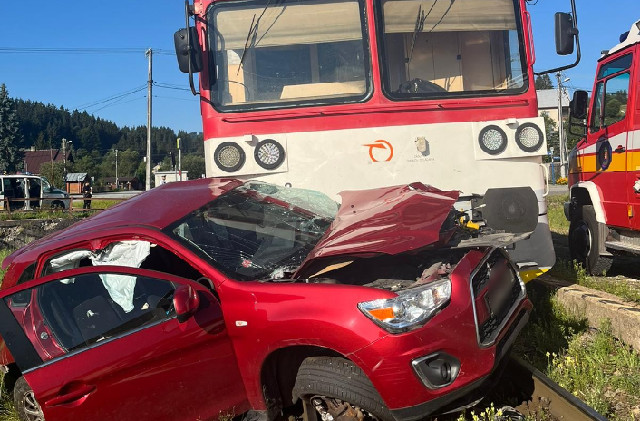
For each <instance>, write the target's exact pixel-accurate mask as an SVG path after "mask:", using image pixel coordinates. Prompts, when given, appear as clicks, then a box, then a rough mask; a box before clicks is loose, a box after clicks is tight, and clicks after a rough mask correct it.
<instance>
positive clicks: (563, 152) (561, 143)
mask: <svg viewBox="0 0 640 421" xmlns="http://www.w3.org/2000/svg"><path fill="white" fill-rule="evenodd" d="M556 77H557V78H558V145H559V149H560V150H559V151H558V152H559V153H560V177H566V176H567V169H566V167H565V165H566V156H567V145H566V141H565V138H564V124H563V121H562V73H560V72H558V73H556Z"/></svg>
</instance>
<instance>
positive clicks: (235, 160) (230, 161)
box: [213, 142, 246, 172]
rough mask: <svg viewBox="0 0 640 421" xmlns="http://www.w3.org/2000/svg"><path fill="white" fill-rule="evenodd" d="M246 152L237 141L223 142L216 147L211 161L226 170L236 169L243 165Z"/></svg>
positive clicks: (232, 170)
mask: <svg viewBox="0 0 640 421" xmlns="http://www.w3.org/2000/svg"><path fill="white" fill-rule="evenodd" d="M245 159H246V154H245V153H244V151H243V150H242V148H241V147H240V145H238V144H237V143H233V142H223V143H221V144H220V145H218V147H217V148H216V151H215V153H214V154H213V161H214V162H215V163H216V165H217V166H218V168H220V169H221V170H222V171H226V172H234V171H238V170H239V169H240V168H242V166H243V165H244V161H245Z"/></svg>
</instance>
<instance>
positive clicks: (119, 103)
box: [0, 0, 640, 132]
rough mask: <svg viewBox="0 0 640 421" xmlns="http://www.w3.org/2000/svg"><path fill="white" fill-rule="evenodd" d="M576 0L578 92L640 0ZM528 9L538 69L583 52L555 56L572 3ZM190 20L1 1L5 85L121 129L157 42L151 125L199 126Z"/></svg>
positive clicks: (134, 114) (172, 3) (168, 11)
mask: <svg viewBox="0 0 640 421" xmlns="http://www.w3.org/2000/svg"><path fill="white" fill-rule="evenodd" d="M576 2H577V13H578V27H579V31H580V42H581V47H582V60H581V62H580V64H579V65H578V66H577V67H575V68H573V69H569V70H567V71H565V73H564V77H563V79H565V78H567V77H568V78H569V79H570V80H569V81H568V82H566V85H567V86H568V87H569V89H570V90H573V89H586V90H591V87H592V86H593V76H594V72H595V67H596V61H597V59H598V58H599V57H600V52H601V51H602V50H605V49H608V48H610V47H612V46H613V45H615V44H617V43H618V37H619V35H620V34H621V33H622V32H625V31H627V30H629V28H630V26H631V24H632V23H633V22H634V21H635V20H637V19H640V2H639V1H638V0H609V1H608V2H603V1H597V0H576ZM528 8H529V12H530V13H531V16H532V26H533V33H534V43H535V46H536V56H537V62H536V64H535V66H534V69H535V70H536V71H543V70H548V69H550V68H553V67H557V66H560V65H564V64H569V63H573V61H574V57H575V56H564V57H563V56H557V55H556V54H555V46H554V33H553V15H554V13H555V12H557V11H565V12H568V11H570V10H571V4H570V1H569V0H537V2H536V0H532V1H529V6H528ZM184 22H185V21H184V1H183V0H136V1H132V0H109V1H104V2H96V1H78V0H56V1H52V0H46V1H45V0H32V1H30V2H21V1H10V0H0V83H5V84H6V86H7V89H8V91H9V95H10V96H11V97H13V98H21V99H25V100H27V99H28V100H32V101H38V102H43V103H45V104H53V105H55V106H57V107H60V106H63V107H64V108H66V109H69V110H74V109H78V110H81V111H83V110H85V111H87V112H88V113H90V114H93V115H95V116H96V117H100V118H102V119H106V120H110V121H113V122H115V123H116V124H117V125H119V126H125V125H126V126H144V125H146V124H147V101H146V84H147V77H148V60H147V58H146V57H145V51H146V50H147V49H148V48H151V49H152V50H153V51H154V54H153V80H154V82H155V83H157V84H158V85H157V86H154V88H153V114H152V115H153V125H154V126H166V127H169V128H171V129H173V130H175V131H176V132H177V131H179V130H185V131H189V132H191V131H201V130H202V122H201V119H200V109H199V105H198V100H197V98H196V97H194V96H193V95H192V94H191V92H190V90H189V85H188V79H187V76H186V75H185V74H183V73H180V71H179V70H178V65H177V61H176V58H175V53H174V46H173V33H174V32H175V31H176V30H178V29H180V28H181V27H183V26H184ZM43 49H44V51H43ZM64 49H73V50H74V51H73V52H71V53H69V52H64V51H61V50H64ZM79 49H81V51H78V50H79ZM552 80H553V81H554V84H555V77H552Z"/></svg>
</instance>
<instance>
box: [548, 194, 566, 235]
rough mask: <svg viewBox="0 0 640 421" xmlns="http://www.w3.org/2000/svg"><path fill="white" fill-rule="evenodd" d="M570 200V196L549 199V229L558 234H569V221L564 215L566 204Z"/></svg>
mask: <svg viewBox="0 0 640 421" xmlns="http://www.w3.org/2000/svg"><path fill="white" fill-rule="evenodd" d="M568 200H569V195H562V196H550V197H547V215H548V217H549V228H550V229H551V231H553V232H556V233H558V234H562V235H567V234H568V233H569V221H567V217H566V216H565V215H564V202H566V201H568Z"/></svg>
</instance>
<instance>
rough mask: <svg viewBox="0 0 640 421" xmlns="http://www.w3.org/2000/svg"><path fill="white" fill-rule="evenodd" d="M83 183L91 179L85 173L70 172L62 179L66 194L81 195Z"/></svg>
mask: <svg viewBox="0 0 640 421" xmlns="http://www.w3.org/2000/svg"><path fill="white" fill-rule="evenodd" d="M85 181H91V177H89V175H88V174H87V173H86V172H70V173H68V174H67V175H66V176H65V178H64V184H65V186H66V190H67V193H69V194H80V193H82V185H83V184H84V182H85Z"/></svg>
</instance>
